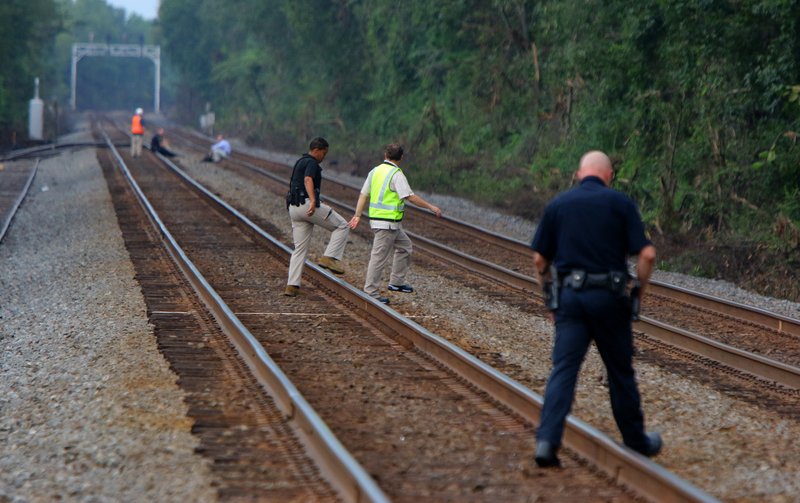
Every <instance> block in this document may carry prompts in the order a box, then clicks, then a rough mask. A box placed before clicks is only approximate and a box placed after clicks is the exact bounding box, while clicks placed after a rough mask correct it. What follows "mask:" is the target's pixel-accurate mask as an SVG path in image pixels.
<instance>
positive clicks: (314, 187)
mask: <svg viewBox="0 0 800 503" xmlns="http://www.w3.org/2000/svg"><path fill="white" fill-rule="evenodd" d="M326 155H328V142H327V141H326V140H325V139H324V138H314V139H313V140H311V144H310V145H309V147H308V153H307V154H303V156H302V157H301V158H300V159H298V160H297V162H296V163H295V164H294V169H293V170H292V178H291V180H290V182H289V192H288V193H287V194H286V209H287V210H289V218H290V219H291V221H292V238H293V239H294V251H293V252H292V258H291V259H290V260H289V279H288V281H287V285H286V290H285V291H284V293H283V294H284V295H286V296H287V297H295V296H297V295H298V294H299V293H300V279H301V276H302V274H303V265H304V264H305V261H306V255H308V245H309V243H310V242H311V233H312V232H313V230H314V226H315V225H319V226H320V227H322V228H323V229H326V230H329V231H331V238H330V240H329V241H328V246H327V248H326V249H325V254H324V255H323V256H322V257H320V259H319V261H318V264H319V266H320V267H324V268H325V269H328V270H329V271H331V272H333V273H336V274H344V267H342V264H341V260H342V256H343V255H344V248H345V245H347V235H348V234H349V233H350V229H349V228H348V227H347V221H346V220H345V219H344V218H342V217H341V216H340V215H339V214H338V213H336V212H335V211H333V208H331V207H330V206H328V205H327V204H322V201H321V199H320V194H321V191H320V185H321V183H322V167H321V166H320V165H319V164H320V163H321V162H322V160H323V159H325V156H326Z"/></svg>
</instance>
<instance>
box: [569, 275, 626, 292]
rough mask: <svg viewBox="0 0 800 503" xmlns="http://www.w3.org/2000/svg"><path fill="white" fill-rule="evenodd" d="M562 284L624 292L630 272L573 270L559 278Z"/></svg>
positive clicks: (577, 287)
mask: <svg viewBox="0 0 800 503" xmlns="http://www.w3.org/2000/svg"><path fill="white" fill-rule="evenodd" d="M559 282H560V283H561V286H563V287H565V288H572V289H573V290H583V289H584V288H605V289H607V290H611V291H612V292H618V293H622V292H624V291H625V287H626V286H627V284H628V274H627V273H624V272H621V271H611V272H607V273H597V274H595V273H587V272H586V271H581V270H573V271H572V272H570V273H569V274H567V275H566V276H563V277H561V278H559Z"/></svg>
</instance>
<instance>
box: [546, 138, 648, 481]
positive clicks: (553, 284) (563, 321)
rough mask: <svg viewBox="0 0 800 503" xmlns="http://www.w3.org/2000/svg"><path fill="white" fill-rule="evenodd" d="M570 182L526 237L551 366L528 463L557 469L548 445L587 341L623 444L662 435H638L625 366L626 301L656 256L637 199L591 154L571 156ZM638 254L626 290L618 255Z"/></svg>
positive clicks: (637, 411)
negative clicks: (545, 311)
mask: <svg viewBox="0 0 800 503" xmlns="http://www.w3.org/2000/svg"><path fill="white" fill-rule="evenodd" d="M576 178H577V179H578V181H579V185H578V186H577V187H574V188H572V189H571V190H568V191H567V192H565V193H563V194H560V195H558V196H556V197H555V198H554V199H553V200H552V201H551V202H550V203H549V204H548V205H547V207H546V208H545V210H544V215H543V216H542V219H541V221H540V222H539V225H538V226H537V229H536V234H535V236H534V238H533V242H532V243H531V248H533V250H534V252H535V253H534V265H535V267H536V270H537V271H538V275H539V280H540V282H541V284H542V285H544V288H545V303H546V304H547V306H548V308H549V309H550V311H551V314H550V318H551V320H552V321H554V322H555V332H556V333H555V342H554V345H553V352H552V360H553V369H552V371H551V373H550V378H549V379H548V381H547V386H546V388H545V393H544V408H543V409H542V417H541V422H540V424H539V428H538V430H537V434H536V438H537V448H536V455H535V460H536V464H537V465H539V466H541V467H549V466H559V465H560V463H559V459H558V456H557V451H558V449H559V447H560V445H561V438H562V436H563V433H564V422H565V420H566V417H567V415H568V414H569V412H570V409H571V408H572V401H573V399H574V396H575V385H576V381H577V378H578V371H579V370H580V366H581V363H582V362H583V359H584V357H585V356H586V351H587V350H588V348H589V344H590V343H591V341H592V340H594V342H595V345H596V346H597V350H598V352H599V353H600V357H601V358H602V360H603V363H604V364H605V367H606V371H607V373H608V385H609V394H610V399H611V408H612V410H613V413H614V419H615V420H616V422H617V427H618V428H619V430H620V433H621V434H622V440H623V442H624V444H625V445H626V446H628V447H629V448H631V449H633V450H634V451H636V452H639V453H640V454H643V455H645V456H648V457H652V456H655V455H657V454H658V453H659V452H660V450H661V445H662V444H661V436H660V435H659V434H658V433H646V432H645V428H644V413H643V412H642V407H641V398H640V396H639V390H638V386H637V383H636V377H635V373H634V369H633V334H632V331H631V319H632V315H633V314H635V313H634V312H633V311H634V308H633V306H634V305H635V304H636V303H637V302H640V299H641V296H642V294H643V292H644V290H645V287H646V286H647V284H648V282H649V280H650V275H651V273H652V271H653V267H654V264H655V259H656V249H655V247H654V246H653V244H652V243H651V242H650V241H649V240H648V239H647V237H646V236H645V232H644V224H643V223H642V220H641V217H640V215H639V210H638V208H637V207H636V204H635V203H634V202H633V201H632V200H631V199H630V198H628V197H627V196H626V195H624V194H622V193H621V192H618V191H616V190H613V189H611V188H610V187H609V184H610V183H611V181H612V179H613V178H614V171H613V168H612V165H611V160H610V159H609V158H608V156H607V155H606V154H604V153H603V152H599V151H591V152H588V153H586V154H585V155H584V156H583V157H582V158H581V161H580V166H579V168H578V172H577V173H576ZM635 255H638V263H637V276H638V282H639V284H640V287H639V288H638V289H637V290H638V291H636V290H631V291H629V287H628V280H629V277H628V272H627V271H628V269H627V259H628V257H629V256H635Z"/></svg>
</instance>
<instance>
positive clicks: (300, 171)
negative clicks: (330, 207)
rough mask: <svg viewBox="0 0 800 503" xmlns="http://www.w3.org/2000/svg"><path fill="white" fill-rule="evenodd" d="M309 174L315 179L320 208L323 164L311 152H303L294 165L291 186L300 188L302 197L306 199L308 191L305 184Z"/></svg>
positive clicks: (315, 190) (293, 188)
mask: <svg viewBox="0 0 800 503" xmlns="http://www.w3.org/2000/svg"><path fill="white" fill-rule="evenodd" d="M307 176H310V177H311V179H312V180H314V194H315V196H316V200H317V208H319V203H320V200H319V195H320V191H321V185H322V166H320V165H319V163H318V162H317V160H316V159H314V158H313V157H311V156H310V155H309V154H303V156H302V157H301V158H300V159H298V160H297V162H296V163H295V165H294V170H293V171H292V179H291V182H290V184H291V185H290V187H291V189H292V190H299V193H300V195H301V197H303V198H304V199H308V193H307V192H306V184H305V178H306V177H307Z"/></svg>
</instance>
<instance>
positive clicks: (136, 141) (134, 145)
mask: <svg viewBox="0 0 800 503" xmlns="http://www.w3.org/2000/svg"><path fill="white" fill-rule="evenodd" d="M143 114H144V110H142V109H141V108H137V109H136V112H134V114H133V118H131V157H141V156H142V139H143V138H144V120H143V119H142V115H143Z"/></svg>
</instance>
